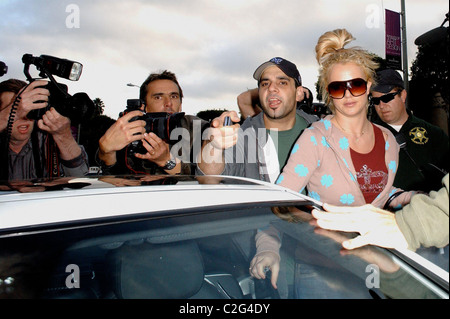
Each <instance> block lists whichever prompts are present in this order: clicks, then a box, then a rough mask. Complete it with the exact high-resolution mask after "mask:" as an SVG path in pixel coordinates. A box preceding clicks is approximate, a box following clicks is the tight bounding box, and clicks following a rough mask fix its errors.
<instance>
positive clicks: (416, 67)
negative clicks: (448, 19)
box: [409, 28, 450, 134]
mask: <svg viewBox="0 0 450 319" xmlns="http://www.w3.org/2000/svg"><path fill="white" fill-rule="evenodd" d="M449 42H450V37H449V32H448V28H447V32H446V33H445V35H444V37H443V38H442V39H440V40H439V41H433V42H431V43H430V42H427V43H423V44H420V45H419V46H418V52H417V55H416V59H415V60H414V61H413V63H412V66H411V81H410V92H409V97H410V98H409V107H410V109H411V110H413V111H414V114H416V115H417V116H418V117H420V118H423V119H424V120H426V121H428V122H431V123H433V124H435V125H438V126H440V127H441V128H442V129H443V130H444V131H446V132H447V134H448V112H449V89H448V88H449V87H450V80H449ZM439 95H440V97H441V98H442V101H441V103H438V102H437V100H436V98H437V97H438V96H439Z"/></svg>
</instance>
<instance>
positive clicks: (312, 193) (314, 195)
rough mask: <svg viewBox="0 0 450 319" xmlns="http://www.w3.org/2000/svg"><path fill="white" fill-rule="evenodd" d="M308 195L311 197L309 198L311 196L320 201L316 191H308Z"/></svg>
mask: <svg viewBox="0 0 450 319" xmlns="http://www.w3.org/2000/svg"><path fill="white" fill-rule="evenodd" d="M308 196H309V197H311V198H313V199H315V200H319V201H320V195H319V194H317V193H316V192H310V193H309V194H308Z"/></svg>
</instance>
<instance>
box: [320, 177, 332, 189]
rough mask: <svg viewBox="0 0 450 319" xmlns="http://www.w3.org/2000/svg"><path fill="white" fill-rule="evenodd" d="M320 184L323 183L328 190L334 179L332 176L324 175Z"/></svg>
mask: <svg viewBox="0 0 450 319" xmlns="http://www.w3.org/2000/svg"><path fill="white" fill-rule="evenodd" d="M320 182H321V183H322V185H323V186H325V187H326V188H328V187H330V186H331V185H333V177H332V176H331V175H323V176H322V179H321V180H320Z"/></svg>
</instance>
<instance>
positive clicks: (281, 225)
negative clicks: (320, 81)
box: [0, 203, 448, 299]
mask: <svg viewBox="0 0 450 319" xmlns="http://www.w3.org/2000/svg"><path fill="white" fill-rule="evenodd" d="M273 205H274V204H268V203H263V204H255V205H244V204H243V205H234V206H229V207H227V208H226V209H219V208H217V207H215V208H213V209H210V210H208V209H206V210H205V209H203V210H199V211H198V212H196V211H195V210H194V209H190V210H186V211H177V212H173V214H166V215H164V216H156V217H155V216H152V215H151V214H149V215H148V216H142V215H139V217H137V218H136V219H127V220H122V221H121V220H117V219H114V220H104V221H103V222H101V223H97V224H95V225H91V224H89V225H80V224H74V225H69V224H67V225H65V226H64V228H61V227H59V228H55V229H52V228H43V229H40V230H39V229H36V228H34V229H33V231H32V232H30V233H26V232H24V233H22V234H20V233H15V234H14V235H12V234H9V235H5V236H3V237H0V278H1V279H2V284H1V285H0V297H2V298H49V299H60V298H95V299H97V298H100V299H102V298H107V299H111V298H131V299H144V298H176V299H184V298H208V299H211V298H212V299H216V298H218V299H226V298H238V299H277V298H283V299H284V298H315V299H317V298H352V299H353V298H358V299H360V298H442V297H445V296H447V298H448V286H447V288H445V287H442V286H440V285H439V284H438V283H436V282H434V281H433V280H430V279H429V278H428V277H427V276H426V275H424V274H423V273H421V272H418V271H416V270H415V269H413V268H411V267H410V266H407V265H405V264H404V263H401V262H399V261H398V259H396V258H395V256H393V255H392V254H391V253H390V252H389V251H386V250H384V249H379V248H375V247H366V248H361V249H359V250H355V251H352V252H345V253H343V252H342V249H341V245H340V240H341V237H342V236H348V235H345V234H342V233H336V232H330V233H328V234H324V233H321V234H318V233H317V231H315V229H314V227H313V226H311V225H310V224H309V222H308V221H309V218H310V215H309V213H308V212H303V211H302V210H300V209H299V208H298V207H294V208H293V207H279V206H273ZM302 209H304V208H302ZM293 210H294V211H301V213H297V214H291V213H286V212H292V211H293ZM305 210H306V209H305ZM268 227H273V228H274V229H276V230H277V232H278V234H279V238H280V240H281V241H280V243H281V247H280V256H281V261H280V273H279V277H278V284H277V288H278V289H276V290H275V289H273V288H272V286H271V284H270V281H269V279H270V271H269V272H268V273H267V279H265V280H257V279H254V278H252V277H251V276H250V275H249V265H250V261H251V259H252V258H253V257H254V255H255V252H256V245H255V235H256V234H257V232H262V231H265V230H267V229H268Z"/></svg>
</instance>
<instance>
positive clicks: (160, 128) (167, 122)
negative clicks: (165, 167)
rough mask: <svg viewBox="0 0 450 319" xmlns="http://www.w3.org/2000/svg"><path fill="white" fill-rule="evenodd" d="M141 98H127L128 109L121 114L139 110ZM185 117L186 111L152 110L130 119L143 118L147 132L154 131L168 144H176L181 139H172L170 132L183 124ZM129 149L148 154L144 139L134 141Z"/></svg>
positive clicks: (131, 151)
mask: <svg viewBox="0 0 450 319" xmlns="http://www.w3.org/2000/svg"><path fill="white" fill-rule="evenodd" d="M141 105H142V104H141V100H139V99H129V100H127V109H126V110H125V111H124V112H121V113H120V114H119V116H123V115H125V114H127V113H128V112H131V111H134V110H139V109H140V107H141ZM183 117H184V112H177V113H167V112H152V113H143V114H142V115H141V116H135V117H133V118H131V119H130V122H133V121H138V120H143V121H145V132H146V133H150V132H152V133H154V134H156V135H157V136H158V137H159V138H160V139H162V140H163V141H164V142H166V143H167V144H175V143H177V142H178V141H179V140H171V139H170V133H171V132H172V130H174V129H176V128H177V127H180V126H181V119H182V118H183ZM128 151H129V152H130V153H131V154H134V153H139V154H147V150H146V149H145V147H144V145H143V144H142V141H141V140H139V141H134V142H132V143H130V144H129V145H128Z"/></svg>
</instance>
